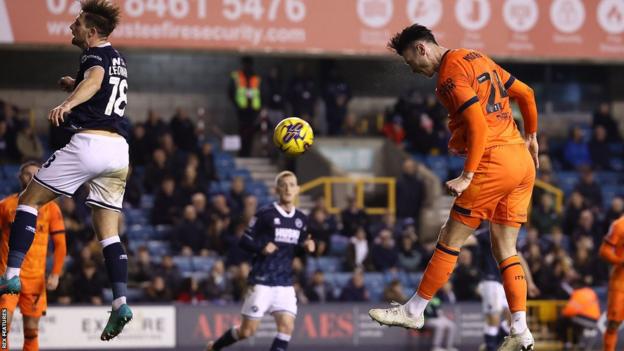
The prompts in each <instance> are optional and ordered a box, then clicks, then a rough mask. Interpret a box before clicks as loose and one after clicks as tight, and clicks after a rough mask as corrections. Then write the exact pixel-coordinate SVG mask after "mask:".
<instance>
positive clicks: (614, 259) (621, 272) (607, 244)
mask: <svg viewBox="0 0 624 351" xmlns="http://www.w3.org/2000/svg"><path fill="white" fill-rule="evenodd" d="M600 257H602V259H603V260H605V261H607V262H609V263H611V264H612V265H613V268H612V270H611V276H610V277H609V293H608V295H609V297H608V302H607V320H608V321H607V331H606V332H605V334H604V349H603V350H604V351H615V346H616V345H617V334H618V328H619V326H620V323H622V320H624V217H620V218H618V219H617V220H615V221H614V222H613V223H612V224H611V227H610V228H609V233H607V235H606V236H605V238H604V241H603V242H602V245H600Z"/></svg>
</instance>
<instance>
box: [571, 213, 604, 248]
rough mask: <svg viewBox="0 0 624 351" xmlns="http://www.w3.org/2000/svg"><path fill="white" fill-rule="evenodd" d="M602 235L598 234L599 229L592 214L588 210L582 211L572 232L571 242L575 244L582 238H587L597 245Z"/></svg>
mask: <svg viewBox="0 0 624 351" xmlns="http://www.w3.org/2000/svg"><path fill="white" fill-rule="evenodd" d="M603 235H604V233H601V232H600V227H599V226H598V225H597V223H596V221H595V217H594V213H593V212H592V211H590V210H583V211H582V212H581V215H580V216H579V218H578V221H577V223H576V226H575V228H574V231H573V232H572V238H573V240H574V241H575V242H576V241H578V240H579V239H581V238H582V237H588V238H591V239H592V240H594V242H598V243H599V242H600V240H601V238H602V236H603Z"/></svg>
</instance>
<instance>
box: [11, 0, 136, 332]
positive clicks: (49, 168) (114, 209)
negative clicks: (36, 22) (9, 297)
mask: <svg viewBox="0 0 624 351" xmlns="http://www.w3.org/2000/svg"><path fill="white" fill-rule="evenodd" d="M80 5H81V8H82V11H81V12H80V14H79V15H78V17H76V20H75V21H74V23H72V25H71V26H70V29H71V32H72V35H73V38H72V44H74V45H76V46H78V47H80V48H81V49H83V50H84V51H83V53H82V55H81V56H80V68H79V70H78V74H77V76H76V79H75V80H74V79H72V78H70V77H63V78H62V79H61V82H60V83H61V85H62V86H63V88H64V89H65V90H67V91H70V92H71V94H70V95H69V97H67V99H65V101H63V102H62V103H61V104H60V105H59V106H57V107H55V108H54V109H52V110H51V111H50V113H49V115H48V119H49V120H50V122H51V123H52V124H54V125H56V126H59V125H60V124H63V125H64V126H66V127H67V128H69V129H71V130H73V131H74V132H75V134H74V135H73V136H72V138H71V140H70V142H69V144H67V146H65V147H64V148H62V149H60V150H57V151H56V152H55V153H54V154H53V155H52V156H51V157H50V158H49V159H48V161H47V162H46V163H45V164H44V165H43V166H42V168H41V169H40V170H39V172H38V173H37V174H36V175H35V176H34V177H33V181H32V182H30V183H29V184H28V186H27V188H26V190H24V192H23V193H22V194H21V195H20V197H19V204H18V206H17V211H16V214H15V221H14V222H13V224H12V226H11V235H10V237H9V255H8V260H7V266H8V268H7V270H6V272H5V274H4V277H3V278H2V279H0V294H6V293H11V294H16V293H19V292H20V290H21V287H20V280H19V275H20V267H21V266H22V262H23V261H24V257H25V256H26V253H27V252H28V249H29V248H30V246H31V244H32V242H33V239H34V237H35V222H36V220H37V213H38V211H39V209H40V208H41V206H43V205H45V204H47V203H48V202H50V201H52V200H54V199H55V198H57V197H58V196H59V195H66V196H72V195H73V194H74V192H75V191H76V190H77V189H78V187H80V186H81V185H82V184H84V183H87V184H88V185H89V196H88V197H87V200H86V203H87V204H88V205H89V206H90V207H91V208H92V221H93V227H94V230H95V233H96V235H97V237H98V239H99V240H100V243H101V244H102V248H103V253H104V259H105V264H106V268H107V271H108V277H109V280H110V282H111V285H112V288H113V298H114V300H113V306H112V312H111V314H110V317H109V319H108V322H107V324H106V326H105V327H104V330H103V331H102V335H101V336H100V338H101V339H102V340H110V339H112V338H114V337H115V336H117V335H118V334H119V333H120V332H121V331H122V329H123V327H124V326H125V325H126V323H128V322H129V321H130V320H131V319H132V311H131V310H130V308H129V307H128V305H127V304H126V290H127V280H128V277H127V276H128V257H127V256H126V252H125V250H124V248H123V246H122V245H121V241H120V239H119V233H118V224H119V212H120V211H121V204H122V201H123V195H124V190H125V186H126V177H127V175H128V143H127V142H126V139H127V138H128V129H129V123H128V121H127V119H126V118H124V117H123V115H124V109H125V108H126V103H127V92H128V81H127V77H128V72H127V69H126V62H125V60H124V58H123V57H122V56H121V55H120V54H119V52H118V51H117V50H115V49H114V48H113V47H112V46H111V44H110V43H109V42H108V36H109V35H110V34H111V32H112V31H113V30H114V29H115V27H116V26H117V24H118V23H119V14H120V10H119V7H117V6H116V5H114V4H112V3H109V2H108V1H106V0H83V1H82V2H81V3H80Z"/></svg>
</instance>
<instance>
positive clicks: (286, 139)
mask: <svg viewBox="0 0 624 351" xmlns="http://www.w3.org/2000/svg"><path fill="white" fill-rule="evenodd" d="M273 143H274V144H275V146H277V147H278V148H279V149H280V150H281V151H282V152H283V153H285V154H287V155H289V156H297V155H301V154H302V153H304V152H306V150H308V149H309V148H310V146H312V144H313V143H314V132H313V131H312V127H310V125H309V124H308V122H306V121H304V120H302V119H301V118H298V117H288V118H286V119H283V120H282V121H281V122H279V123H278V124H277V126H276V127H275V131H273Z"/></svg>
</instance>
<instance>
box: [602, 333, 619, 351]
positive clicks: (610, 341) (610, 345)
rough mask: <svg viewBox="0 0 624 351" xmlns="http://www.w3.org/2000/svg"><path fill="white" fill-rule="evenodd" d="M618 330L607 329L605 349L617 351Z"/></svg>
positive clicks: (605, 350) (606, 350)
mask: <svg viewBox="0 0 624 351" xmlns="http://www.w3.org/2000/svg"><path fill="white" fill-rule="evenodd" d="M617 337H618V333H617V330H611V329H607V331H606V332H605V334H604V339H603V340H604V351H615V346H616V345H617Z"/></svg>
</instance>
